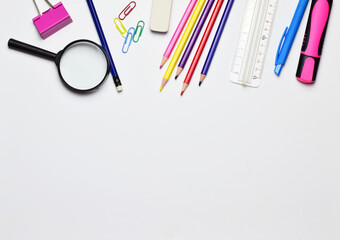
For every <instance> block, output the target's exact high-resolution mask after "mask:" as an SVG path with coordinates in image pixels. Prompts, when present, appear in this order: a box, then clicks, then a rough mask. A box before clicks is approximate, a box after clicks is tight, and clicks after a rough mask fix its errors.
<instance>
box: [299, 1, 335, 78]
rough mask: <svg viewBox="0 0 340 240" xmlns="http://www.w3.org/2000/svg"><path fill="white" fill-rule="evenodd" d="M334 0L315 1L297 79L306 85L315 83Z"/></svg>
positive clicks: (310, 14)
mask: <svg viewBox="0 0 340 240" xmlns="http://www.w3.org/2000/svg"><path fill="white" fill-rule="evenodd" d="M332 5H333V0H313V1H312V5H311V11H310V13H309V18H308V24H307V28H306V33H305V38H304V41H303V45H302V50H301V55H300V61H299V65H298V69H297V73H296V78H297V79H298V80H299V81H300V82H302V83H306V84H311V83H314V82H315V79H316V75H317V72H318V68H319V64H320V58H321V54H322V49H323V44H324V40H325V36H326V31H327V26H328V20H329V16H330V13H331V9H332Z"/></svg>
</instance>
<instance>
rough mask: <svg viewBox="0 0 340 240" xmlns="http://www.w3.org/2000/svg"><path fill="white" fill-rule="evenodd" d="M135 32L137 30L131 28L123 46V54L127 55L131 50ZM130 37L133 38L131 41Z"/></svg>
mask: <svg viewBox="0 0 340 240" xmlns="http://www.w3.org/2000/svg"><path fill="white" fill-rule="evenodd" d="M135 32H136V31H135V29H134V28H133V27H130V29H129V31H128V33H127V35H126V38H125V41H124V44H123V48H122V52H123V53H127V52H128V51H129V48H130V45H131V43H132V40H133V36H134V35H135ZM129 36H131V37H130V40H129ZM128 41H129V44H128Z"/></svg>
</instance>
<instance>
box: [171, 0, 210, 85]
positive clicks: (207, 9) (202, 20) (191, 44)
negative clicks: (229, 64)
mask: <svg viewBox="0 0 340 240" xmlns="http://www.w3.org/2000/svg"><path fill="white" fill-rule="evenodd" d="M214 2H215V0H208V2H207V3H206V5H205V7H204V10H203V12H202V14H201V17H200V19H199V20H198V23H197V25H196V28H195V30H194V32H193V34H192V36H191V38H190V41H189V43H188V46H187V48H186V49H185V51H184V54H183V56H182V59H181V61H180V62H179V65H178V68H177V73H176V77H175V79H177V77H178V76H179V75H180V74H181V72H182V71H183V68H184V67H185V64H186V63H187V61H188V59H189V56H190V54H191V51H192V49H193V48H194V46H195V43H196V41H197V39H198V37H199V35H200V33H201V31H202V29H203V26H204V23H205V21H206V20H207V18H208V16H209V13H210V10H211V8H212V6H213V5H214Z"/></svg>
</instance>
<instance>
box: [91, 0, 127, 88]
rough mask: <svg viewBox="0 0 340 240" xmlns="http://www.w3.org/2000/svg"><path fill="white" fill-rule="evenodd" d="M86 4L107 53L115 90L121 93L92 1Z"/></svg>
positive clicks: (120, 85) (120, 86)
mask: <svg viewBox="0 0 340 240" xmlns="http://www.w3.org/2000/svg"><path fill="white" fill-rule="evenodd" d="M86 2H87V5H88V7H89V9H90V12H91V16H92V19H93V22H94V25H95V26H96V29H97V33H98V36H99V39H100V42H101V44H102V46H103V48H104V49H105V51H106V53H107V55H108V57H109V59H110V69H111V74H112V77H113V81H114V83H115V85H116V89H117V91H118V92H121V91H123V87H122V83H121V82H120V79H119V76H118V73H117V69H116V67H115V64H114V62H113V59H112V55H111V52H110V49H109V45H108V44H107V42H106V38H105V35H104V31H103V29H102V26H101V24H100V21H99V18H98V14H97V11H96V8H95V7H94V5H93V1H92V0H86Z"/></svg>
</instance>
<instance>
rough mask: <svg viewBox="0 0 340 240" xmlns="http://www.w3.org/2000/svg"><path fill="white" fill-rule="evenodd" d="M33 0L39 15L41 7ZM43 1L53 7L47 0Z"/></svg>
mask: <svg viewBox="0 0 340 240" xmlns="http://www.w3.org/2000/svg"><path fill="white" fill-rule="evenodd" d="M33 2H34V5H35V7H36V9H37V11H38V13H39V15H40V16H41V15H42V13H43V12H42V11H41V10H40V9H41V8H40V7H39V4H38V3H37V1H36V0H33ZM45 2H47V4H48V5H49V6H50V8H53V5H52V3H51V2H50V1H49V0H45Z"/></svg>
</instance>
